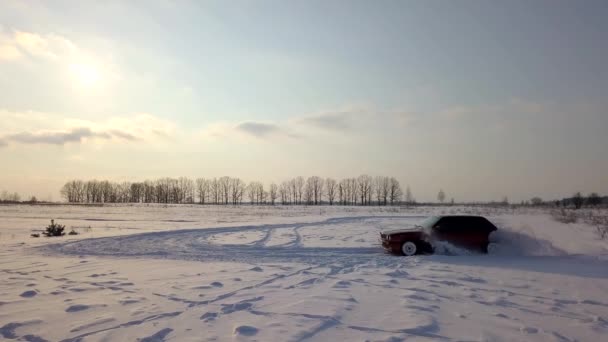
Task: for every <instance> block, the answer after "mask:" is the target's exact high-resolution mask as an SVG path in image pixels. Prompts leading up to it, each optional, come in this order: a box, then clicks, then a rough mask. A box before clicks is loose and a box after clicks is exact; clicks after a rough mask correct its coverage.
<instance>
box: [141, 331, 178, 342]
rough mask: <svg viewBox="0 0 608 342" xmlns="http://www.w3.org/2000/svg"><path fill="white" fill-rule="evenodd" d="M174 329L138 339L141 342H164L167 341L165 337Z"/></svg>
mask: <svg viewBox="0 0 608 342" xmlns="http://www.w3.org/2000/svg"><path fill="white" fill-rule="evenodd" d="M172 331H173V329H171V328H165V329H162V330H160V331H157V332H156V333H155V334H154V335H150V336H147V337H144V338H141V339H138V341H139V342H162V341H165V337H167V335H169V334H170V333H171V332H172Z"/></svg>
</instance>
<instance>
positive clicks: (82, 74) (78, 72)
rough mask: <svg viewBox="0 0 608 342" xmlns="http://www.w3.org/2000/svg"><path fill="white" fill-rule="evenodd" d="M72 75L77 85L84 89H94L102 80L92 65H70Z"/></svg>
mask: <svg viewBox="0 0 608 342" xmlns="http://www.w3.org/2000/svg"><path fill="white" fill-rule="evenodd" d="M70 74H71V76H72V78H73V79H74V80H75V81H76V83H77V84H78V85H80V86H83V87H92V86H94V85H95V84H97V83H98V82H99V80H100V78H101V74H100V73H99V70H98V69H97V68H96V67H94V66H93V65H90V64H80V63H74V64H70Z"/></svg>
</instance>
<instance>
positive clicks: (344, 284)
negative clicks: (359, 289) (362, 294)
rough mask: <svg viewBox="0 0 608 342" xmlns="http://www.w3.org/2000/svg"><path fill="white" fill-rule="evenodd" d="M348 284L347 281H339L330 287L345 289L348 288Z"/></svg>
mask: <svg viewBox="0 0 608 342" xmlns="http://www.w3.org/2000/svg"><path fill="white" fill-rule="evenodd" d="M350 284H351V283H350V281H348V280H340V281H338V282H336V283H335V284H334V286H332V287H333V288H335V289H347V288H349V287H350Z"/></svg>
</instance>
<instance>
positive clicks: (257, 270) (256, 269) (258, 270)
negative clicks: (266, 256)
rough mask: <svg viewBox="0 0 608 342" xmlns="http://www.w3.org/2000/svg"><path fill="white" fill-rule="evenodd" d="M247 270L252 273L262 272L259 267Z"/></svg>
mask: <svg viewBox="0 0 608 342" xmlns="http://www.w3.org/2000/svg"><path fill="white" fill-rule="evenodd" d="M249 270H250V271H254V272H262V271H263V269H262V268H261V267H260V266H256V267H254V268H250V269H249Z"/></svg>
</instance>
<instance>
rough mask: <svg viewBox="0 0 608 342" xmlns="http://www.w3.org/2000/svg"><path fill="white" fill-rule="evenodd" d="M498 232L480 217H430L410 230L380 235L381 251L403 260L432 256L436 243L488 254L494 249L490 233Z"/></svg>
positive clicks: (398, 230)
mask: <svg viewBox="0 0 608 342" xmlns="http://www.w3.org/2000/svg"><path fill="white" fill-rule="evenodd" d="M496 230H497V228H496V226H494V225H493V224H492V223H491V222H490V221H488V220H487V219H486V218H485V217H481V216H462V215H461V216H431V217H429V218H427V219H426V220H424V221H422V222H421V223H420V224H418V225H416V226H414V227H412V228H404V229H396V230H389V231H383V232H381V233H380V239H381V240H382V247H384V248H385V249H387V250H388V251H390V252H393V253H396V254H402V255H406V256H410V255H414V254H424V253H432V252H433V250H434V249H433V243H434V242H435V241H446V242H449V243H451V244H453V245H456V246H459V247H463V248H467V249H472V250H477V251H480V252H483V253H487V252H488V249H492V248H493V247H494V246H493V244H492V243H490V239H489V237H490V233H492V232H494V231H496Z"/></svg>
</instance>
